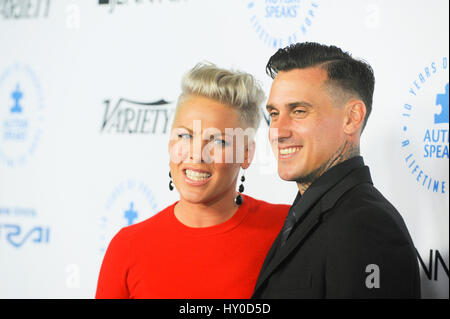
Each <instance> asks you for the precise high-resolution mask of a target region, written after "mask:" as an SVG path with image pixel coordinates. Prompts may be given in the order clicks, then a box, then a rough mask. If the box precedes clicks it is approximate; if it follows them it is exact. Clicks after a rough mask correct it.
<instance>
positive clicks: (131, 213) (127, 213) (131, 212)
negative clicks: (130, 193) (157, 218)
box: [124, 202, 138, 226]
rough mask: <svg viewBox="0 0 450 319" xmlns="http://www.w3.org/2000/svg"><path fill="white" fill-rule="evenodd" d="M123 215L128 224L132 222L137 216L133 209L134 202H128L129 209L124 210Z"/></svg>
mask: <svg viewBox="0 0 450 319" xmlns="http://www.w3.org/2000/svg"><path fill="white" fill-rule="evenodd" d="M124 217H125V218H126V219H127V220H128V226H129V225H132V224H133V223H134V220H135V219H136V218H137V217H138V212H137V211H135V210H134V203H133V202H130V209H128V210H126V211H125V213H124Z"/></svg>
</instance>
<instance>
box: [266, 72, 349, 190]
mask: <svg viewBox="0 0 450 319" xmlns="http://www.w3.org/2000/svg"><path fill="white" fill-rule="evenodd" d="M326 80H327V72H326V70H324V69H321V68H318V67H310V68H306V69H294V70H291V71H285V72H284V71H282V72H279V73H278V74H277V76H276V77H275V79H274V81H273V83H272V88H271V91H270V96H269V100H268V102H267V110H268V112H269V115H270V117H271V125H270V127H271V130H270V132H269V140H270V142H271V145H272V150H273V151H274V153H275V154H276V156H277V158H278V174H279V175H280V177H281V178H282V179H284V180H288V181H297V182H304V181H305V179H306V180H308V179H309V178H310V177H311V176H314V174H315V173H316V172H318V171H319V170H320V169H321V168H322V167H323V166H325V165H327V163H329V161H330V159H331V158H334V157H335V156H336V155H337V154H336V153H337V152H338V150H339V148H340V147H341V146H342V145H343V144H344V142H345V134H344V130H343V128H344V122H345V119H344V116H345V113H344V109H345V108H344V107H339V106H336V105H334V102H333V99H332V98H331V96H330V95H329V90H330V87H329V86H328V85H327V84H325V81H326ZM273 129H276V130H273Z"/></svg>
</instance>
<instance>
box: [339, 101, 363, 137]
mask: <svg viewBox="0 0 450 319" xmlns="http://www.w3.org/2000/svg"><path fill="white" fill-rule="evenodd" d="M365 117H366V105H365V104H364V102H363V101H361V100H350V101H348V103H347V104H346V105H345V122H344V132H345V134H347V135H354V134H356V133H358V132H359V133H361V130H362V127H363V123H364V118H365Z"/></svg>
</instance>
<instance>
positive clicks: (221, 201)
mask: <svg viewBox="0 0 450 319" xmlns="http://www.w3.org/2000/svg"><path fill="white" fill-rule="evenodd" d="M236 196H237V193H236V191H235V190H234V189H231V190H230V191H228V192H227V193H225V194H222V196H219V197H218V198H215V199H213V200H211V201H209V202H207V203H193V202H190V201H187V200H185V199H183V198H180V201H179V202H178V203H177V204H176V205H175V208H174V213H175V217H176V218H177V219H178V220H179V221H180V222H181V223H182V224H184V225H186V226H188V227H210V226H215V225H218V224H221V223H223V222H225V221H227V220H228V219H230V218H231V217H232V216H233V215H234V214H235V213H236V211H237V210H238V208H239V206H238V205H237V204H236V203H235V201H234V198H235V197H236Z"/></svg>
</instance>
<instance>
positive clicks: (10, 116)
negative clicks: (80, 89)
mask: <svg viewBox="0 0 450 319" xmlns="http://www.w3.org/2000/svg"><path fill="white" fill-rule="evenodd" d="M43 109H44V102H43V96H42V90H41V85H40V83H39V80H38V78H37V76H36V74H35V73H34V71H33V70H32V69H31V68H30V67H29V66H27V65H21V64H15V65H14V66H11V67H9V68H6V69H5V70H3V71H2V72H1V73H0V119H1V120H0V121H1V122H0V161H3V162H5V163H6V164H7V165H8V166H10V167H12V166H17V165H22V164H24V163H25V161H26V159H27V158H28V157H29V156H31V155H32V154H33V153H34V151H35V149H36V146H37V144H38V142H39V139H40V137H41V135H42V122H43Z"/></svg>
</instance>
